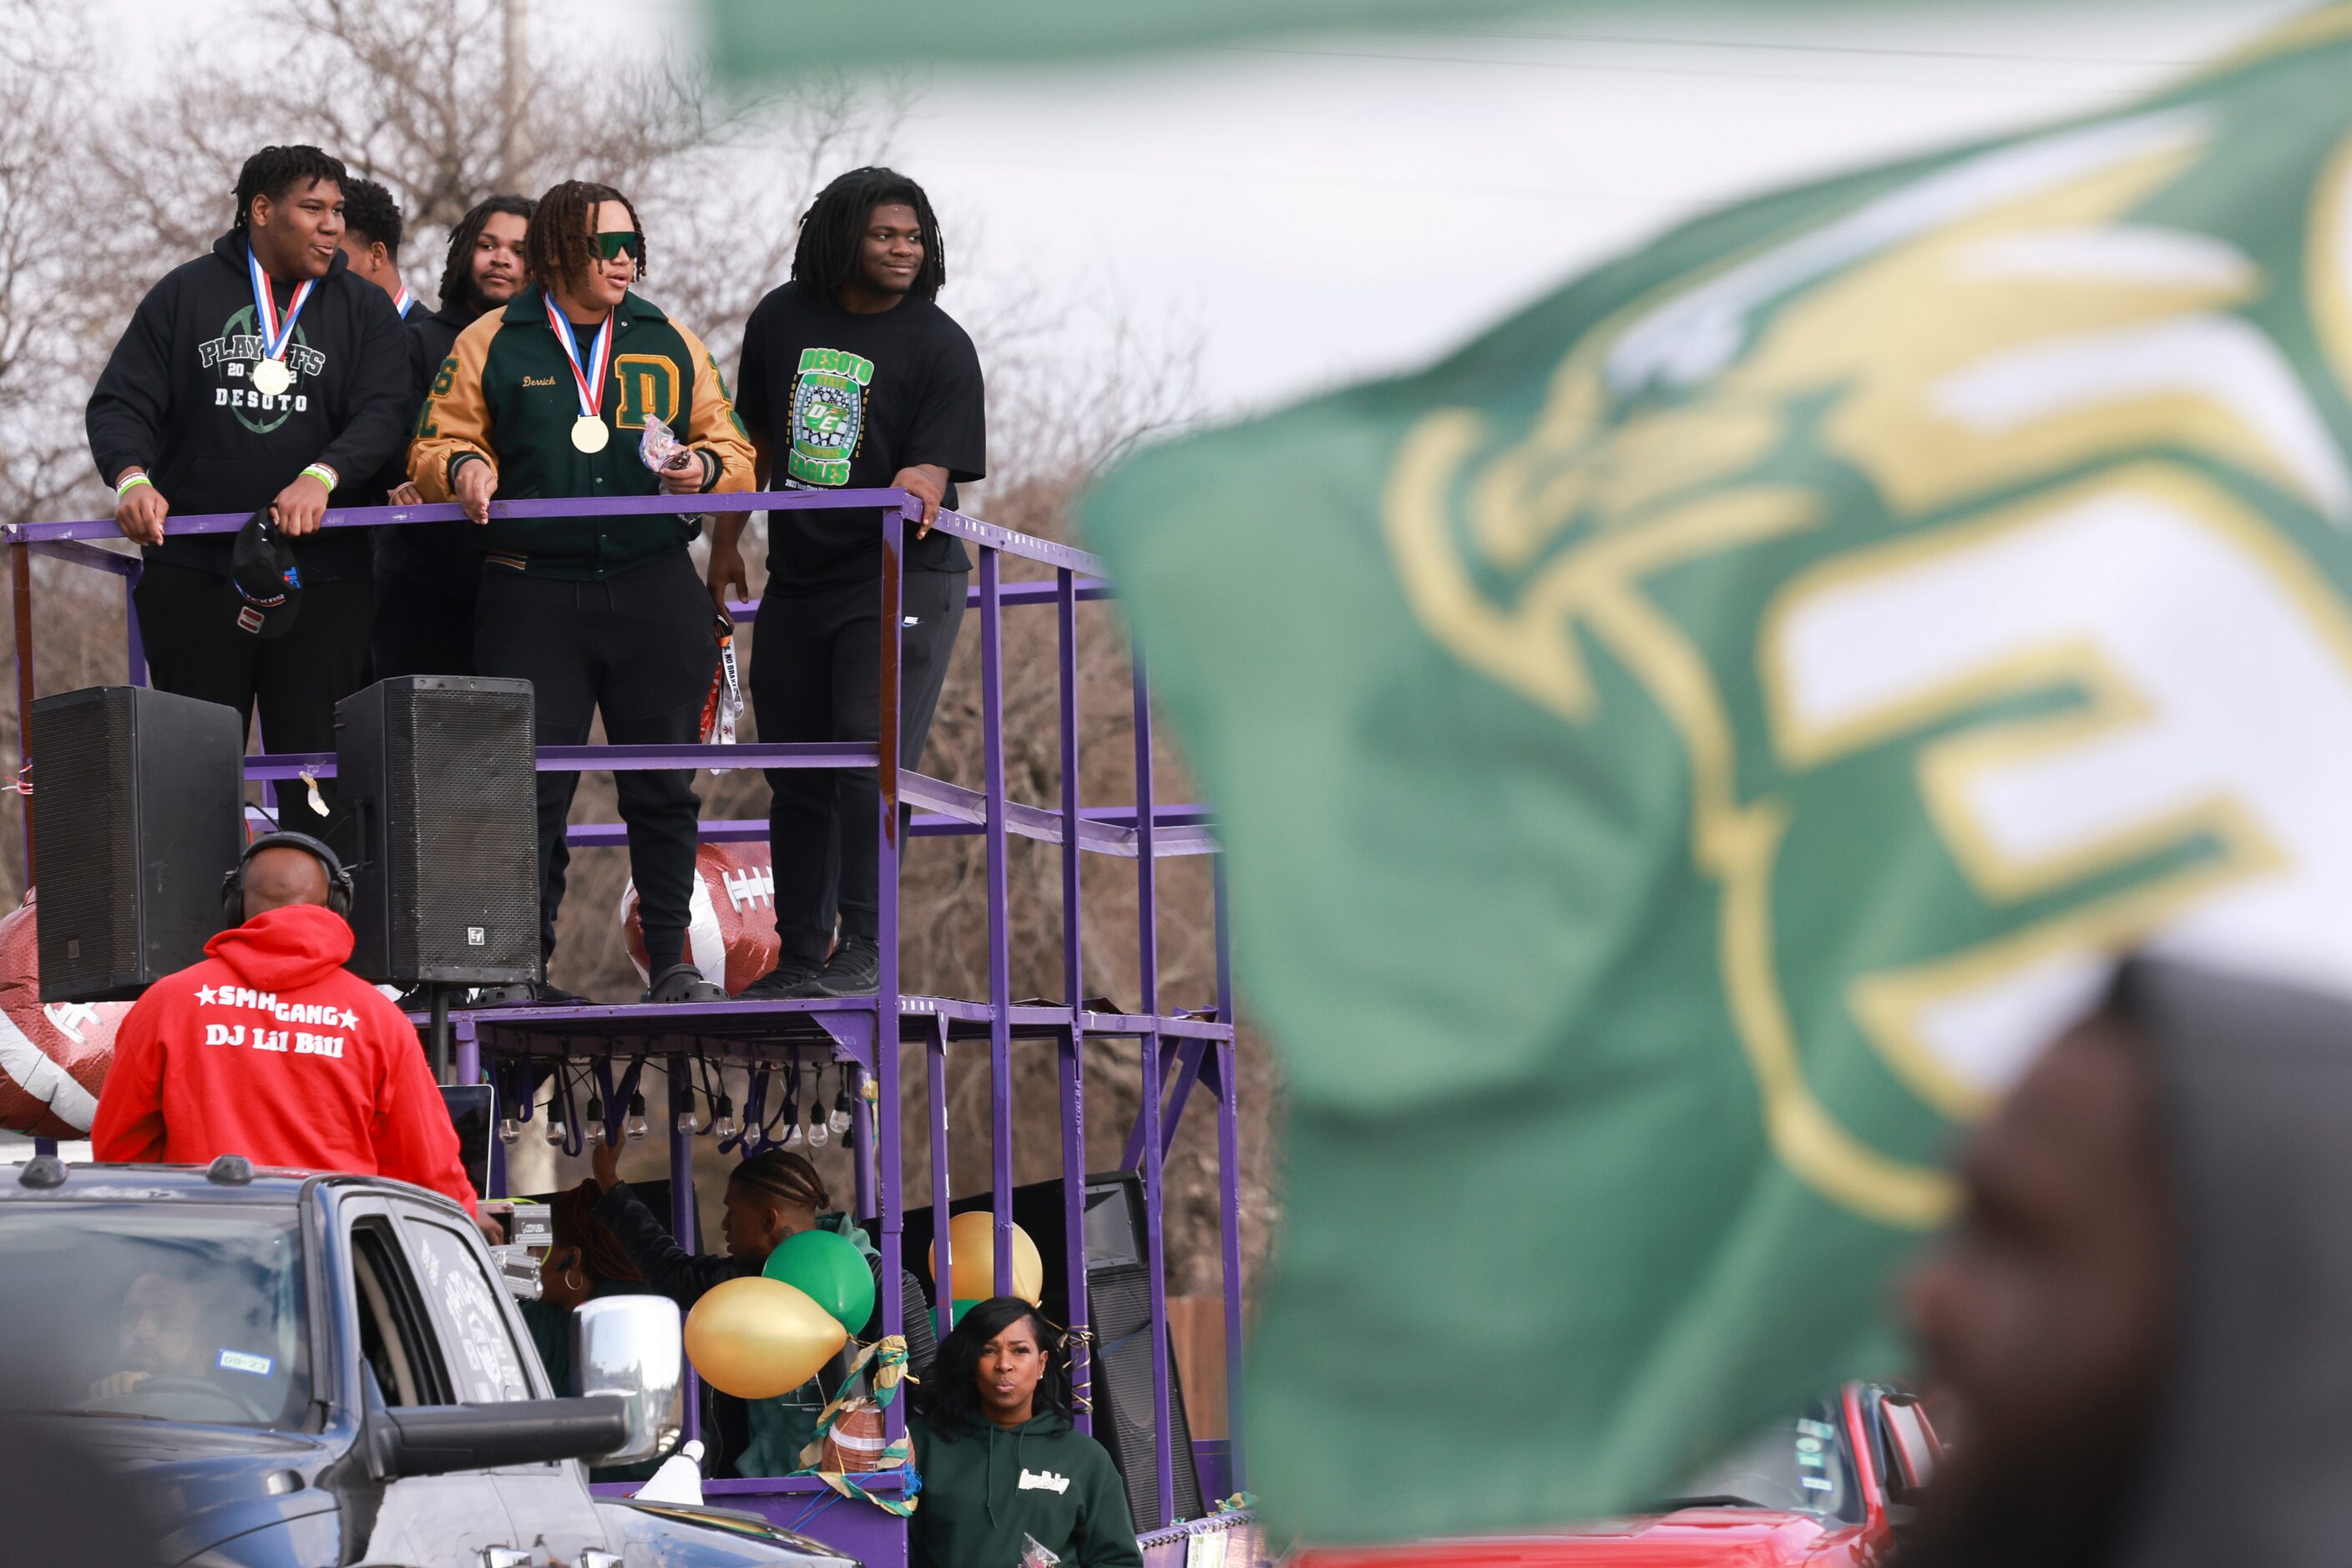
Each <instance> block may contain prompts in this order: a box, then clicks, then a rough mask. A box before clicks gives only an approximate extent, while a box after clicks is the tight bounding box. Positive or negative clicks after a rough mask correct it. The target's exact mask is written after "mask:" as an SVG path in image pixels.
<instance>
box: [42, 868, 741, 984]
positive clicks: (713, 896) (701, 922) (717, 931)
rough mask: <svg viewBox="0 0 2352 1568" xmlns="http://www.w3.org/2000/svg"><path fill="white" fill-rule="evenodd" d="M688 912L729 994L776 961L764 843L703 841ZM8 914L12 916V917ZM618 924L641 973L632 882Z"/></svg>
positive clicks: (698, 960)
mask: <svg viewBox="0 0 2352 1568" xmlns="http://www.w3.org/2000/svg"><path fill="white" fill-rule="evenodd" d="M694 869H695V879H694V904H693V913H692V915H691V917H690V918H689V920H688V925H687V931H686V956H687V959H688V962H689V963H692V964H693V965H694V967H695V968H696V969H698V970H699V971H701V972H702V977H703V978H704V979H705V980H708V981H709V982H711V983H712V984H715V985H723V986H725V987H726V989H727V994H729V995H730V996H732V995H734V994H736V993H737V992H740V991H741V990H742V989H743V987H745V986H746V985H749V984H751V982H753V981H754V980H757V979H759V978H760V976H761V975H762V974H765V973H768V971H769V970H771V969H773V968H774V967H775V966H776V954H777V953H778V952H781V951H782V943H780V942H777V940H776V877H775V872H774V870H773V869H772V865H771V862H770V860H769V858H768V847H767V845H766V844H764V843H758V844H705V845H701V846H699V847H697V848H696V850H695V852H694ZM12 918H13V917H12ZM621 928H622V930H623V931H625V932H626V933H627V937H628V943H629V962H630V963H634V964H635V965H636V966H637V973H638V974H639V975H640V976H645V975H646V942H645V933H644V931H642V929H641V928H640V927H639V925H638V923H637V885H636V883H635V882H634V881H632V882H630V883H629V884H628V885H627V886H626V887H625V888H623V889H621Z"/></svg>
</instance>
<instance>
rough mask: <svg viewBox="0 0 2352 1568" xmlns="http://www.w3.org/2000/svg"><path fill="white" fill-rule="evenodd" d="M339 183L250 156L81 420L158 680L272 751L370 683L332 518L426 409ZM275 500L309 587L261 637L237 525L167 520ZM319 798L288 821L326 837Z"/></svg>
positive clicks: (351, 581) (305, 794) (314, 737)
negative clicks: (242, 578)
mask: <svg viewBox="0 0 2352 1568" xmlns="http://www.w3.org/2000/svg"><path fill="white" fill-rule="evenodd" d="M344 178H345V175H344V172H343V166H342V164H341V163H340V162H338V161H337V160H335V159H334V158H331V157H330V156H329V155H328V154H326V153H322V152H320V150H319V149H317V148H316V147H265V148H263V149H262V150H261V151H260V152H258V153H255V154H254V155H253V156H252V157H250V158H248V159H247V160H246V163H245V167H244V169H243V170H241V171H240V172H239V174H238V175H237V182H236V220H235V222H234V223H233V224H232V225H231V226H230V228H229V231H228V232H227V233H226V234H225V235H223V236H221V237H220V238H219V239H218V240H216V241H215V242H214V245H213V248H212V250H211V252H210V253H209V254H207V255H205V256H201V257H199V258H196V259H195V260H194V261H191V262H188V263H186V264H185V265H184V266H181V267H178V268H173V270H172V271H171V272H170V273H168V274H167V275H165V277H164V278H163V281H162V282H160V283H158V284H156V285H155V287H154V288H152V289H149V290H148V291H147V295H146V298H144V299H142V300H140V302H139V308H138V310H136V311H135V312H134V313H133V314H132V316H131V325H130V327H129V328H128V329H127V330H126V331H124V332H123V334H122V339H121V342H118V343H117V344H115V347H114V353H113V354H112V356H111V357H110V358H109V359H108V361H107V363H106V369H105V371H104V372H103V373H102V374H100V376H99V379H98V385H97V388H96V389H95V390H94V391H93V392H92V393H91V394H90V398H89V410H88V416H87V417H88V426H89V447H90V455H91V456H92V457H93V458H95V459H96V460H97V463H98V471H99V474H100V477H101V478H103V479H105V481H106V483H107V484H108V485H109V486H110V487H111V488H112V489H113V490H114V497H115V510H114V516H115V521H116V523H117V524H118V525H119V526H120V527H121V530H122V531H123V534H124V535H125V536H126V537H128V538H131V539H134V540H136V541H138V542H139V543H140V545H141V547H142V553H143V554H144V555H145V557H146V566H145V570H144V572H143V573H142V575H141V577H140V581H139V586H138V588H137V589H136V590H135V592H134V594H133V599H134V602H135V603H136V605H137V606H138V613H139V632H140V637H141V638H142V641H143V643H144V644H145V647H146V652H147V668H148V672H149V674H150V676H151V678H152V679H153V681H154V683H155V685H156V686H157V687H158V688H160V689H163V690H166V691H173V692H177V693H179V694H180V695H182V696H186V697H196V698H201V699H203V700H206V701H210V702H219V703H224V704H226V705H227V706H229V707H231V708H235V709H236V710H237V711H239V712H240V713H243V714H244V715H246V717H247V720H248V721H250V720H251V718H252V715H253V711H254V710H255V708H256V707H257V706H258V707H259V709H260V711H261V737H262V742H263V744H264V745H265V746H266V747H267V748H268V749H269V750H271V751H275V752H324V751H331V750H333V749H334V744H335V729H334V722H335V704H336V702H337V701H338V700H341V699H342V698H344V697H347V696H349V695H350V694H351V693H352V692H353V691H356V690H357V689H359V686H360V680H361V677H362V675H363V674H364V673H365V671H366V666H367V628H368V625H369V622H370V620H371V618H372V616H373V610H374V600H375V590H374V585H373V583H372V582H371V581H370V562H369V555H370V543H369V540H368V537H367V534H366V533H365V532H364V531H359V530H352V529H337V530H333V531H326V532H321V531H320V527H319V524H320V518H321V517H322V516H323V514H324V513H325V511H326V510H327V506H328V500H329V497H330V496H331V495H332V494H333V493H334V491H335V489H336V488H337V487H338V486H340V485H341V484H342V483H343V482H344V481H345V480H346V479H349V480H351V481H352V484H353V485H354V487H355V488H356V487H360V486H364V485H365V484H366V482H367V481H368V479H370V478H371V477H372V476H373V475H375V474H376V473H378V472H379V471H380V470H382V469H383V467H384V465H385V464H386V463H387V462H388V461H389V460H390V459H391V458H392V457H393V456H394V453H396V452H398V451H399V450H400V447H401V446H402V443H403V442H404V439H405V437H406V435H407V426H408V420H409V417H410V415H411V414H412V413H413V410H412V409H411V408H410V407H409V405H408V391H409V369H408V349H407V345H406V343H405V342H403V340H402V337H401V330H400V318H399V317H398V316H397V315H395V314H394V312H393V308H392V301H391V300H389V299H388V298H386V297H385V295H384V293H383V290H382V289H377V288H375V287H373V285H371V284H368V283H365V282H362V280H361V279H358V278H356V277H353V276H352V274H351V272H350V270H349V268H348V267H347V265H346V263H345V261H344V258H343V254H342V252H341V249H340V248H338V242H339V241H340V240H341V237H342V233H343V211H342V208H343V198H342V184H343V180H344ZM264 507H267V508H268V509H269V510H271V512H272V514H273V515H274V517H275V519H276V521H277V526H278V529H279V531H281V532H283V533H284V534H285V535H286V537H287V538H288V539H289V540H291V541H292V542H293V550H294V562H295V566H296V568H297V570H298V571H299V573H300V574H301V583H302V590H303V601H302V608H301V613H300V614H299V616H297V617H296V618H295V621H294V625H293V627H292V629H291V630H289V631H288V632H287V633H286V634H285V635H284V636H283V637H276V638H273V639H271V640H268V641H264V640H262V639H261V638H259V637H256V636H254V635H253V634H251V633H249V632H247V631H245V630H243V629H241V628H240V627H239V626H238V625H237V622H236V615H235V611H234V610H233V609H232V608H231V606H230V605H229V603H228V600H227V587H226V583H227V578H228V572H229V550H230V545H231V542H232V541H233V540H234V538H235V535H233V534H227V533H216V534H205V535H178V536H174V537H172V538H168V539H167V538H165V537H164V533H163V524H164V521H165V519H166V518H167V517H168V516H170V515H171V514H172V513H173V512H174V511H178V512H182V513H188V514H200V513H205V512H246V513H251V512H254V511H257V510H261V509H262V508H264ZM309 793H310V792H309V791H308V790H307V789H306V788H305V787H304V786H303V785H301V784H290V785H280V786H279V789H278V810H279V813H280V816H279V820H280V822H281V823H282V824H283V825H284V826H287V827H289V828H295V829H299V830H301V831H304V832H309V833H313V834H317V833H322V832H323V831H324V830H325V827H326V818H325V817H324V816H320V815H319V814H318V813H316V812H314V811H312V810H311V809H310V805H309V804H308V802H309Z"/></svg>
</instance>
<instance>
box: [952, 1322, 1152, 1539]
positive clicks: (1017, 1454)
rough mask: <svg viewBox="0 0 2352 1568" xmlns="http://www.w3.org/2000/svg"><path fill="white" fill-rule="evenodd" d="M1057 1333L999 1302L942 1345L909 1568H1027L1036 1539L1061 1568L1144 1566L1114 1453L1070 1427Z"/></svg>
mask: <svg viewBox="0 0 2352 1568" xmlns="http://www.w3.org/2000/svg"><path fill="white" fill-rule="evenodd" d="M1050 1335H1051V1331H1050V1330H1048V1329H1047V1327H1046V1325H1045V1319H1044V1317H1042V1316H1041V1315H1040V1314H1039V1313H1038V1311H1037V1310H1036V1309H1035V1308H1034V1307H1032V1306H1030V1305H1029V1303H1028V1302H1026V1301H1021V1300H1014V1299H1013V1297H1010V1296H998V1297H995V1298H993V1299H992V1300H986V1301H982V1302H981V1303H979V1304H978V1305H977V1306H974V1307H972V1308H971V1309H970V1310H967V1311H966V1312H965V1313H964V1315H963V1318H962V1321H960V1322H958V1323H957V1324H956V1326H955V1329H954V1331H952V1332H950V1334H949V1335H948V1337H947V1338H946V1339H944V1340H941V1341H940V1350H939V1358H938V1360H937V1361H935V1362H934V1363H932V1370H931V1376H930V1378H929V1382H928V1383H927V1384H925V1385H924V1386H925V1390H926V1393H925V1395H924V1400H923V1407H922V1411H921V1413H920V1414H919V1415H917V1416H915V1417H914V1419H913V1420H912V1421H910V1422H909V1423H908V1430H909V1431H910V1432H911V1433H912V1435H913V1436H914V1439H915V1468H917V1469H918V1470H919V1471H920V1472H921V1474H922V1478H923V1489H922V1500H921V1501H920V1503H919V1504H918V1506H917V1507H916V1509H915V1514H914V1518H913V1519H912V1520H911V1521H908V1523H909V1529H908V1552H909V1559H910V1563H911V1568H1023V1562H1024V1554H1025V1553H1027V1552H1028V1551H1029V1549H1030V1543H1031V1542H1035V1543H1036V1545H1038V1546H1040V1547H1043V1548H1044V1549H1045V1551H1047V1552H1052V1553H1053V1554H1054V1556H1055V1559H1056V1560H1057V1561H1058V1563H1059V1568H1142V1563H1143V1553H1142V1552H1141V1551H1140V1550H1139V1549H1138V1548H1137V1546H1136V1543H1135V1521H1133V1520H1132V1519H1130V1518H1129V1515H1128V1511H1127V1492H1126V1490H1125V1489H1124V1488H1123V1487H1121V1485H1120V1484H1119V1479H1118V1469H1117V1468H1114V1467H1113V1466H1112V1464H1111V1458H1110V1452H1109V1450H1108V1449H1106V1448H1105V1447H1103V1446H1102V1445H1101V1444H1100V1443H1097V1442H1096V1441H1095V1440H1094V1439H1093V1438H1092V1437H1089V1436H1087V1435H1086V1434H1085V1433H1083V1432H1080V1431H1077V1430H1076V1428H1075V1427H1073V1426H1072V1425H1071V1423H1070V1405H1069V1365H1068V1363H1066V1362H1065V1361H1063V1360H1062V1359H1061V1358H1060V1356H1059V1355H1057V1354H1056V1353H1055V1350H1054V1349H1053V1348H1052V1347H1054V1346H1055V1339H1054V1338H1052V1337H1050ZM1032 1568H1036V1565H1034V1564H1032Z"/></svg>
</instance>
